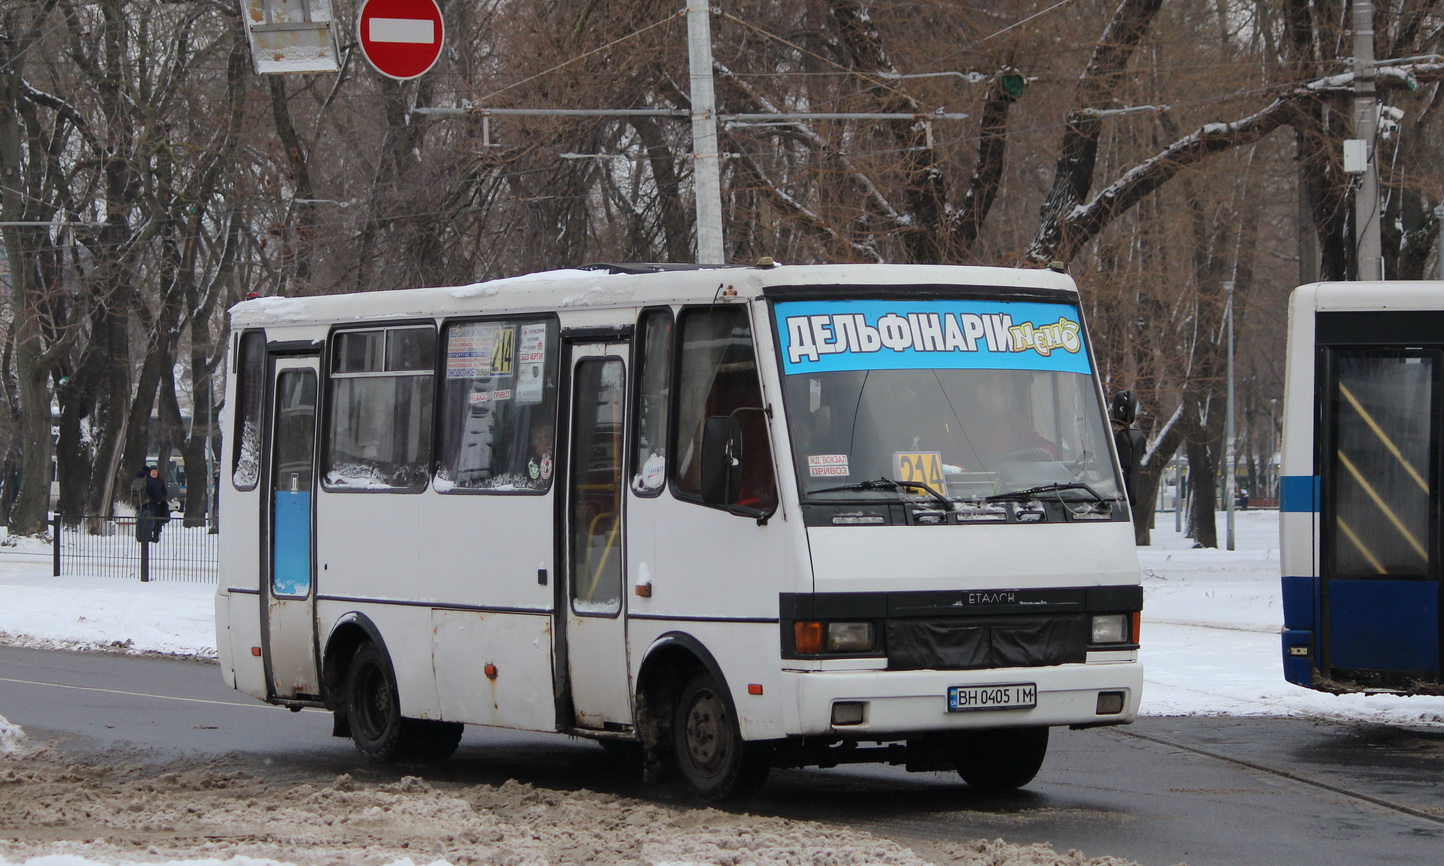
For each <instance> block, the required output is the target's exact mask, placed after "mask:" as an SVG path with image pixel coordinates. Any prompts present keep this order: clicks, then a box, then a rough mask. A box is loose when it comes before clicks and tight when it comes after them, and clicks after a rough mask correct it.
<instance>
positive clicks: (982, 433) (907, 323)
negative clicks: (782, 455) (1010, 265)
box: [778, 301, 1122, 502]
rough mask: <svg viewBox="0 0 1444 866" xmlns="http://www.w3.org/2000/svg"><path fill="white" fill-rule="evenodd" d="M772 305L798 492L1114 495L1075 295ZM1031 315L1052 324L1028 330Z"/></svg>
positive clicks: (1113, 473)
mask: <svg viewBox="0 0 1444 866" xmlns="http://www.w3.org/2000/svg"><path fill="white" fill-rule="evenodd" d="M778 312H779V316H780V318H779V321H778V332H779V336H780V338H781V339H782V342H783V361H784V371H785V372H786V373H787V375H786V376H785V377H784V393H785V397H784V399H785V402H786V405H787V417H788V423H789V425H790V426H789V429H790V432H791V436H792V442H793V450H794V453H793V459H794V464H795V467H796V471H797V475H798V478H799V480H800V484H801V488H802V494H803V497H804V499H806V500H810V501H814V502H841V501H847V500H858V499H886V498H894V499H896V498H897V497H898V496H899V495H900V494H905V498H914V499H927V500H932V501H940V500H943V499H946V500H948V501H951V502H957V501H967V500H978V501H983V500H988V499H990V498H991V499H993V500H995V501H996V500H999V499H1008V498H1026V497H1027V495H1030V494H1032V493H1034V492H1042V491H1046V492H1047V496H1048V498H1050V499H1063V500H1068V501H1075V500H1076V501H1084V500H1091V501H1095V502H1096V501H1099V500H1104V501H1107V500H1115V499H1119V498H1121V497H1122V492H1121V491H1122V484H1121V482H1120V480H1119V478H1118V473H1117V470H1116V469H1115V468H1114V465H1113V459H1112V456H1111V454H1112V452H1111V451H1110V448H1109V443H1108V437H1109V431H1108V424H1107V422H1106V419H1105V418H1104V415H1103V409H1102V406H1101V404H1100V401H1099V398H1098V392H1097V386H1096V384H1095V381H1094V379H1093V376H1092V370H1091V365H1090V364H1089V363H1088V359H1087V357H1086V349H1085V347H1084V345H1083V343H1082V341H1081V338H1080V337H1079V334H1078V331H1077V327H1078V325H1077V312H1076V308H1074V307H1071V306H1065V305H1062V304H1039V303H1027V304H1020V303H1012V304H1009V303H1001V302H996V303H989V302H982V301H953V302H941V301H918V302H912V303H902V304H898V303H897V302H889V303H888V304H887V305H886V306H885V307H884V306H882V305H881V302H856V301H852V302H833V303H827V302H806V303H802V302H797V303H784V304H779V305H778ZM789 314H790V315H789ZM889 317H891V318H889ZM1025 320H1027V321H1025ZM1035 323H1044V326H1045V327H1051V328H1054V329H1055V332H1054V333H1053V334H1052V335H1051V336H1049V337H1040V336H1039V334H1040V331H1039V330H1038V326H1037V324H1035ZM970 335H971V337H972V339H969V336H970ZM950 337H951V341H950ZM950 343H951V344H950ZM1040 347H1041V348H1042V349H1043V350H1044V351H1039V348H1040ZM814 356H815V360H814Z"/></svg>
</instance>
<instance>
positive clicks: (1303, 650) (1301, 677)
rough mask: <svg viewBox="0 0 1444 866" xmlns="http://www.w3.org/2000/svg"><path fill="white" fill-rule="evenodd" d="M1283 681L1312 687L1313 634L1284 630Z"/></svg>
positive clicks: (1298, 630)
mask: <svg viewBox="0 0 1444 866" xmlns="http://www.w3.org/2000/svg"><path fill="white" fill-rule="evenodd" d="M1283 653H1284V679H1285V680H1286V681H1288V682H1291V683H1293V684H1294V685H1297V686H1307V687H1309V688H1313V686H1314V658H1313V655H1314V633H1313V631H1310V630H1305V629H1286V630H1285V631H1284V633H1283Z"/></svg>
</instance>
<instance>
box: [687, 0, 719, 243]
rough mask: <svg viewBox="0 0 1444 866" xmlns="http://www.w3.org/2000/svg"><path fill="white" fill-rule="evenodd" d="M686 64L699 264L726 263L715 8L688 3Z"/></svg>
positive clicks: (698, 0) (701, 0)
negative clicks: (715, 84)
mask: <svg viewBox="0 0 1444 866" xmlns="http://www.w3.org/2000/svg"><path fill="white" fill-rule="evenodd" d="M687 59H688V60H687V65H688V69H689V71H690V72H691V74H692V151H693V153H692V158H693V165H692V178H693V182H694V185H695V186H696V189H697V264H699V265H720V264H725V263H726V261H727V260H726V256H725V245H724V243H723V239H722V154H721V153H719V152H718V140H717V96H716V93H715V92H714V91H713V89H712V8H711V6H710V5H709V4H708V0H687Z"/></svg>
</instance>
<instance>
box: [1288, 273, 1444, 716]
mask: <svg viewBox="0 0 1444 866" xmlns="http://www.w3.org/2000/svg"><path fill="white" fill-rule="evenodd" d="M1287 351H1288V368H1287V375H1286V379H1285V385H1284V388H1285V390H1284V413H1285V414H1284V439H1283V451H1282V454H1281V472H1282V478H1281V483H1280V503H1279V510H1280V514H1279V534H1280V548H1279V549H1280V554H1281V555H1280V560H1281V566H1282V570H1283V603H1284V632H1283V664H1284V676H1285V678H1286V679H1287V680H1288V681H1289V682H1292V683H1297V684H1298V685H1301V686H1307V687H1308V688H1312V689H1319V690H1321V691H1328V692H1336V693H1342V692H1396V693H1406V694H1407V693H1436V694H1437V693H1439V692H1441V691H1444V688H1441V680H1440V667H1441V663H1440V653H1441V646H1440V631H1441V628H1440V622H1441V621H1440V616H1441V605H1440V592H1441V570H1440V521H1441V512H1440V507H1439V489H1440V481H1441V478H1440V473H1441V471H1444V466H1441V452H1440V445H1441V441H1444V377H1441V369H1444V282H1376V283H1369V282H1352V283H1316V284H1312V285H1307V286H1302V287H1300V288H1298V289H1296V290H1295V291H1294V294H1293V298H1292V300H1291V302H1290V305H1289V332H1288V350H1287Z"/></svg>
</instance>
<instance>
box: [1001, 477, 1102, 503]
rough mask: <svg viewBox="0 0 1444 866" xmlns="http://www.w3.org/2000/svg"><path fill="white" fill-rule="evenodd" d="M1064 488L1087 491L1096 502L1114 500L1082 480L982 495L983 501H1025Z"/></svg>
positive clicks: (1059, 498) (1059, 499)
mask: <svg viewBox="0 0 1444 866" xmlns="http://www.w3.org/2000/svg"><path fill="white" fill-rule="evenodd" d="M1064 490H1085V491H1087V492H1088V495H1090V496H1092V497H1093V498H1094V500H1096V501H1098V502H1112V501H1115V500H1110V499H1108V498H1106V497H1105V496H1103V495H1102V494H1100V493H1099V492H1098V491H1097V490H1094V489H1093V488H1092V487H1090V486H1088V485H1087V484H1085V483H1083V482H1082V481H1070V482H1068V483H1066V484H1063V483H1053V484H1040V485H1038V486H1037V487H1029V488H1027V489H1025V490H1013V491H1010V492H1008V493H994V494H993V495H992V496H985V497H983V501H984V502H1026V501H1027V500H1029V499H1037V498H1038V497H1039V495H1040V494H1043V493H1058V492H1061V491H1064ZM1062 500H1063V497H1061V496H1059V497H1058V501H1060V502H1061V501H1062Z"/></svg>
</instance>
